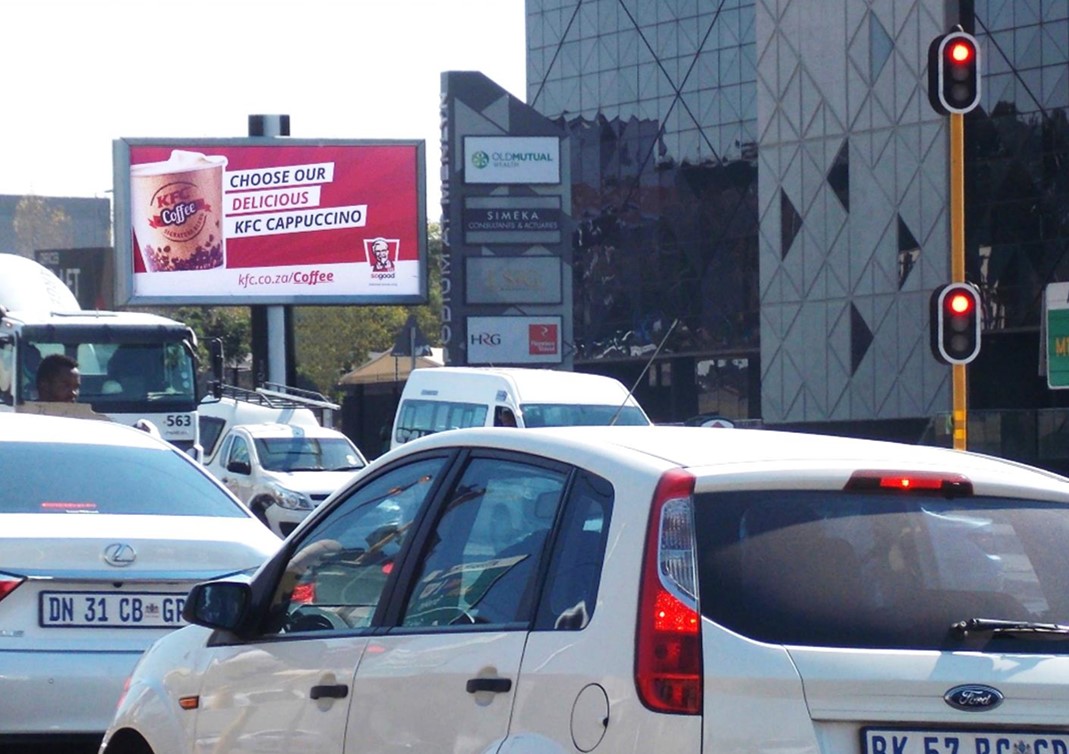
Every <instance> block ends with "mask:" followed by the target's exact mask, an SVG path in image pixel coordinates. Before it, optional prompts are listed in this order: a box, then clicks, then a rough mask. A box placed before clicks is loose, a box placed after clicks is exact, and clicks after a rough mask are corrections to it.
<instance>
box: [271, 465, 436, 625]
mask: <svg viewBox="0 0 1069 754" xmlns="http://www.w3.org/2000/svg"><path fill="white" fill-rule="evenodd" d="M444 462H445V461H444V459H442V458H430V459H423V460H421V461H417V462H413V463H410V464H408V465H406V466H402V467H400V468H397V469H392V470H390V471H388V472H386V473H384V474H382V475H381V476H378V477H375V478H374V479H372V480H370V481H368V482H367V483H366V484H364V485H362V486H360V487H359V488H357V489H356V490H355V491H354V492H352V493H351V494H350V495H348V497H346V498H345V499H344V500H342V501H341V502H340V503H339V504H338V505H336V506H335V507H334V508H333V509H332V510H331V511H330V514H329V516H327V517H326V518H324V519H322V520H321V521H320V522H319V523H318V525H316V526H315V528H314V529H313V530H312V531H310V532H309V534H308V536H306V537H303V538H302V539H301V541H300V542H299V543H298V544H297V550H296V552H295V553H294V555H293V556H292V557H291V558H290V561H289V563H288V564H287V566H286V570H285V573H284V574H283V577H282V579H281V582H280V584H279V586H278V588H277V590H276V593H275V596H274V599H273V601H272V617H271V620H270V625H269V627H268V630H269V631H270V632H285V633H293V632H300V631H330V630H336V631H343V630H349V629H353V628H363V627H365V626H367V625H369V624H370V623H371V618H372V616H373V615H374V612H375V609H376V608H377V607H378V604H379V599H380V598H381V596H382V591H383V588H384V587H385V585H386V581H387V579H388V577H389V575H390V573H391V572H392V571H393V567H394V563H395V561H396V558H397V555H398V553H399V552H400V551H401V548H402V546H403V545H404V543H405V541H406V540H407V538H408V535H409V530H410V528H411V526H412V522H413V521H414V520H415V517H416V515H417V514H418V512H419V510H420V507H421V506H422V505H423V502H424V500H425V499H426V498H427V495H428V494H429V493H430V491H431V490H432V489H433V487H434V482H435V481H436V479H437V478H438V474H439V473H440V472H441V469H442V466H443V464H444Z"/></svg>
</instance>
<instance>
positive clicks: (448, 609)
mask: <svg viewBox="0 0 1069 754" xmlns="http://www.w3.org/2000/svg"><path fill="white" fill-rule="evenodd" d="M435 613H446V614H447V615H448V614H449V613H455V615H453V618H452V620H447V621H444V622H442V623H438V624H437V625H444V626H463V625H468V626H474V625H475V624H476V623H485V622H486V621H480V620H479V619H478V618H477V617H475V616H474V615H472V613H470V612H469V611H468V610H467V609H466V608H463V607H461V606H460V605H443V606H441V607H432V608H431V609H430V610H423V611H421V612H420V613H418V615H419V617H420V623H419V625H423V626H426V625H431V624H432V623H434V622H433V621H429V620H428V618H429V617H430V616H432V615H434V614H435Z"/></svg>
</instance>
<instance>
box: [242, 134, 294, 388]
mask: <svg viewBox="0 0 1069 754" xmlns="http://www.w3.org/2000/svg"><path fill="white" fill-rule="evenodd" d="M289 135H290V116H288V115H250V116H249V136H271V137H278V136H289ZM252 341H253V343H252V352H253V375H254V379H256V380H259V378H260V376H261V375H264V370H263V368H262V366H258V365H257V364H256V362H257V353H260V355H261V358H262V359H263V361H265V362H266V365H267V370H266V375H265V376H266V379H267V381H268V382H273V383H275V384H276V385H296V383H297V375H296V371H297V370H296V362H295V360H294V357H293V307H290V306H282V305H272V306H253V307H252ZM258 346H259V347H258Z"/></svg>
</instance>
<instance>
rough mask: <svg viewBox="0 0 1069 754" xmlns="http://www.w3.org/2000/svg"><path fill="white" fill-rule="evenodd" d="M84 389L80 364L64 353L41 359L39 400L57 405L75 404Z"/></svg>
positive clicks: (38, 374) (38, 384)
mask: <svg viewBox="0 0 1069 754" xmlns="http://www.w3.org/2000/svg"><path fill="white" fill-rule="evenodd" d="M81 388H82V373H81V372H79V371H78V362H77V361H75V360H74V359H72V358H71V357H70V356H67V355H66V354H62V353H54V354H51V355H49V356H46V357H45V358H43V359H41V366H39V367H37V398H38V400H41V401H52V402H55V403H74V402H75V401H77V400H78V392H79V391H80V390H81Z"/></svg>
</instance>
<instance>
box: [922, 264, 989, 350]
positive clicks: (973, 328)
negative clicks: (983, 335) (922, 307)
mask: <svg viewBox="0 0 1069 754" xmlns="http://www.w3.org/2000/svg"><path fill="white" fill-rule="evenodd" d="M930 326H931V339H932V353H933V354H934V355H935V358H937V359H938V360H939V361H941V362H943V363H944V364H968V363H969V362H970V361H972V360H973V359H975V358H976V356H977V354H979V353H980V292H979V291H977V290H976V286H974V285H972V284H971V283H949V284H947V285H942V286H940V287H938V288H936V289H935V290H934V291H932V298H931V322H930Z"/></svg>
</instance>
